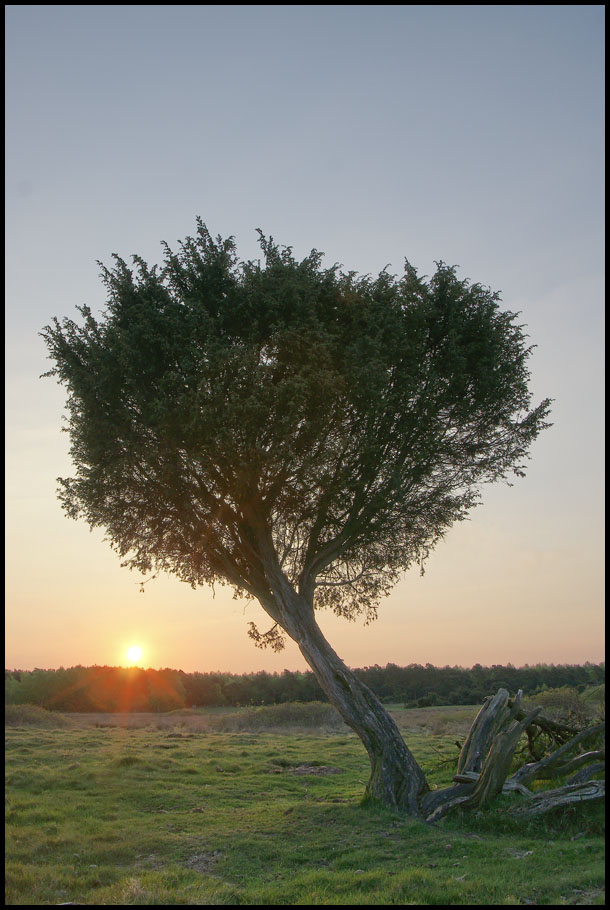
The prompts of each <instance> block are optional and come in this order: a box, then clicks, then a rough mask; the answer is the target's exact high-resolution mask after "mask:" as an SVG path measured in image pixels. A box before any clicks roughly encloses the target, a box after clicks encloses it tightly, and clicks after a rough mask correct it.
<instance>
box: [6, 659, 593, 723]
mask: <svg viewBox="0 0 610 910" xmlns="http://www.w3.org/2000/svg"><path fill="white" fill-rule="evenodd" d="M355 673H356V675H357V676H358V678H359V679H361V680H362V682H364V683H366V685H367V686H369V688H370V689H372V690H373V692H374V693H375V694H376V695H377V696H378V698H380V699H381V700H382V701H383V702H385V703H389V704H401V705H405V706H406V707H426V706H430V705H474V704H479V703H480V702H482V700H483V699H484V698H485V696H487V695H491V694H494V693H495V692H497V690H498V689H499V688H500V687H502V688H504V689H508V691H509V692H510V693H511V694H514V693H516V692H517V690H518V689H523V692H524V693H525V694H526V695H534V694H535V693H536V692H540V691H543V690H545V689H556V688H559V687H561V686H569V687H572V688H574V689H577V690H579V691H582V690H583V689H585V688H586V687H587V686H595V685H599V684H600V683H603V682H604V681H605V664H603V663H602V664H592V663H586V664H584V665H583V666H576V665H555V664H536V665H534V666H529V665H527V664H526V666H524V667H513V666H512V665H511V664H508V666H506V667H503V666H498V665H494V666H492V667H482V666H481V665H480V664H475V666H474V667H472V668H471V669H465V668H463V667H433V666H432V664H426V665H425V666H424V667H422V666H421V665H420V664H409V666H408V667H399V666H397V665H396V664H387V665H386V666H385V667H380V666H378V665H375V666H373V667H364V668H363V669H360V670H355ZM5 685H6V690H5V691H6V703H7V704H13V705H14V704H33V705H39V706H40V707H42V708H48V709H51V710H56V711H103V712H116V711H174V710H176V709H178V708H188V707H202V706H219V707H220V706H226V705H229V706H243V705H273V704H280V703H282V702H288V701H299V702H308V701H326V700H327V699H326V696H325V695H324V693H323V692H322V690H321V689H320V687H319V685H318V683H317V681H316V679H315V677H314V675H313V673H311V672H309V671H308V672H305V673H302V672H293V671H291V670H284V671H283V672H282V673H267V672H265V671H261V672H259V673H246V674H242V675H236V674H234V673H184V672H183V671H182V670H170V669H164V670H152V669H149V670H144V669H139V668H124V667H97V666H96V667H81V666H78V667H70V668H68V669H64V668H63V667H60V668H59V669H58V670H6V671H5Z"/></svg>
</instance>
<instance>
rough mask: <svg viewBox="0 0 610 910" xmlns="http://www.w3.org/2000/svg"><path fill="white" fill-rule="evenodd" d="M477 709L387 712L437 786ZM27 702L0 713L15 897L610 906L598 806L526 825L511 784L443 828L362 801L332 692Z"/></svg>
mask: <svg viewBox="0 0 610 910" xmlns="http://www.w3.org/2000/svg"><path fill="white" fill-rule="evenodd" d="M476 710H477V708H474V707H473V708H426V709H414V710H410V711H406V710H399V709H398V708H396V709H393V710H392V713H393V714H394V716H395V718H396V719H397V721H398V723H399V725H400V727H401V729H402V730H403V731H404V734H405V736H406V738H407V742H408V743H409V746H410V747H411V748H412V750H413V752H414V754H415V756H416V758H417V759H418V761H419V762H420V764H421V765H422V766H423V767H424V769H425V770H426V772H427V773H428V775H429V778H428V779H429V780H430V782H431V783H433V784H436V785H440V786H443V785H446V784H448V783H449V782H450V780H451V776H452V774H453V771H454V767H455V762H454V761H452V760H453V759H456V758H457V753H458V750H457V746H456V745H455V741H456V740H458V739H459V738H460V737H462V736H463V734H464V731H465V730H466V729H467V728H468V727H469V725H470V722H471V720H472V718H473V716H474V714H475V713H476ZM27 714H28V712H27V711H23V709H19V711H18V712H15V713H14V714H13V716H12V720H11V724H12V725H11V726H7V728H6V749H7V762H6V768H7V789H6V793H7V796H6V803H7V805H6V808H7V828H6V881H7V892H6V902H7V904H9V905H21V904H30V905H46V904H66V903H81V904H97V905H104V904H123V905H127V904H145V905H155V904H259V905H264V904H296V905H299V904H314V905H315V904H336V905H339V904H377V905H380V904H408V905H427V904H430V905H434V904H438V905H445V904H458V905H460V904H461V905H468V904H494V905H518V904H551V905H553V904H554V905H562V904H584V905H596V904H603V903H604V892H603V882H604V877H603V856H604V850H603V809H602V808H601V807H600V806H597V805H585V806H583V807H579V808H575V809H573V810H571V811H570V812H569V813H568V814H563V815H561V816H559V817H557V818H554V817H553V816H552V815H550V816H548V817H546V819H545V820H544V821H541V820H537V821H530V822H529V823H527V825H526V826H523V823H519V824H517V822H515V821H514V820H509V819H508V818H507V817H506V816H505V815H504V814H503V807H505V805H506V800H507V797H500V798H499V800H498V803H497V805H496V806H495V807H494V808H491V809H489V810H487V811H486V812H483V813H478V814H474V815H470V816H464V817H462V818H460V817H458V816H456V817H451V818H449V819H446V820H445V821H443V822H442V823H440V824H438V825H425V824H421V823H417V822H414V821H412V820H409V819H405V818H404V817H402V816H401V815H399V814H398V813H395V812H391V811H387V810H380V809H377V808H372V807H370V806H369V807H367V806H363V805H362V804H361V798H362V794H363V790H364V785H365V783H366V780H367V777H368V759H367V756H366V753H365V752H364V749H363V747H362V745H361V743H360V740H359V739H358V738H357V737H356V736H355V735H354V734H352V733H351V732H350V731H349V730H348V729H347V728H346V727H344V726H343V725H342V723H341V722H340V719H339V718H338V715H335V713H334V712H333V710H332V709H329V708H328V706H322V705H320V706H317V707H311V706H308V705H296V706H295V705H292V706H282V705H280V706H275V707H272V708H263V709H250V710H241V711H240V710H224V711H211V712H200V711H198V712H188V711H186V712H175V713H173V714H169V715H127V716H125V715H122V716H120V715H80V716H77V717H76V718H75V717H74V716H66V719H65V720H64V719H63V717H62V716H51V717H49V716H48V714H46V713H45V712H41V711H39V712H38V713H37V712H35V711H34V712H31V714H30V715H29V716H27ZM518 798H519V797H518V796H515V797H511V799H518Z"/></svg>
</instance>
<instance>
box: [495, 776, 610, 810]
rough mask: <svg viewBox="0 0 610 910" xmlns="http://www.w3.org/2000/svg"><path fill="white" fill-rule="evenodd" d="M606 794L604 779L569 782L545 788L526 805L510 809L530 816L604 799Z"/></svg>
mask: <svg viewBox="0 0 610 910" xmlns="http://www.w3.org/2000/svg"><path fill="white" fill-rule="evenodd" d="M605 795H606V782H605V781H603V780H595V781H589V782H587V783H580V784H568V785H566V786H565V787H558V788H557V789H556V790H545V791H544V792H543V793H537V794H536V795H535V796H532V797H531V798H530V799H529V800H528V801H527V803H526V804H525V805H521V806H517V807H515V808H514V809H510V810H509V812H510V814H511V815H516V816H519V818H530V817H531V816H534V815H542V814H543V813H545V812H550V811H551V810H553V809H562V808H565V807H566V806H572V805H575V804H580V803H583V802H588V801H589V800H599V799H604V797H605Z"/></svg>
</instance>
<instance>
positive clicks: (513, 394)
mask: <svg viewBox="0 0 610 910" xmlns="http://www.w3.org/2000/svg"><path fill="white" fill-rule="evenodd" d="M259 235H260V245H261V248H262V252H263V255H264V264H263V265H261V264H260V262H245V263H239V262H238V260H237V258H236V253H235V243H234V240H233V238H228V239H226V240H223V239H222V238H221V237H218V238H216V240H214V239H213V238H212V237H211V235H210V234H209V232H208V230H207V228H206V226H205V225H204V224H203V223H202V221H201V220H200V219H198V227H197V235H196V237H195V238H187V239H186V241H185V242H184V243H182V244H181V245H180V247H181V248H180V251H179V253H174V252H172V251H171V250H170V248H169V247H168V246H167V245H166V244H164V248H165V259H164V264H163V266H162V268H161V270H160V271H158V270H157V267H156V266H155V267H153V268H152V269H151V268H149V267H148V265H147V264H146V263H145V262H144V261H143V260H142V259H141V258H140V257H138V256H134V257H133V259H134V269H130V268H128V266H127V265H126V263H125V262H124V261H123V260H122V259H121V258H120V257H118V256H115V262H116V265H115V267H114V269H112V270H110V269H108V268H106V267H104V266H102V277H103V280H104V283H105V285H106V288H107V291H108V303H107V309H106V311H105V313H104V314H103V316H102V317H101V318H100V319H99V320H98V319H96V318H95V317H94V316H93V314H92V312H91V310H90V309H89V308H88V307H82V308H80V314H81V316H82V320H83V321H82V323H81V324H80V325H78V324H77V323H76V322H74V321H73V320H70V319H65V320H64V321H63V323H62V324H60V323H59V322H58V320H57V319H55V320H54V322H53V325H51V326H47V327H46V328H45V329H44V331H43V333H42V334H43V337H44V339H45V341H46V343H47V346H48V350H49V354H50V358H51V359H52V360H53V361H54V363H55V366H54V367H53V368H52V369H51V371H50V373H49V374H47V375H53V376H56V377H57V379H58V380H59V381H60V382H62V383H63V384H64V385H65V386H66V388H67V390H68V410H69V420H68V426H67V430H68V432H69V434H70V438H71V455H72V459H73V462H74V465H75V468H76V473H75V476H74V477H71V478H66V479H60V485H61V487H60V490H61V492H60V499H61V501H62V504H63V507H64V509H65V510H66V512H67V514H68V515H69V516H71V517H73V518H78V517H82V518H84V519H85V520H86V521H87V522H88V523H89V524H90V526H91V527H97V526H101V527H103V528H105V529H106V532H107V537H108V539H109V541H110V542H111V545H112V546H113V547H114V549H115V550H116V551H117V552H118V553H119V555H120V556H121V557H122V558H123V560H124V562H123V564H124V565H128V566H130V567H131V568H135V569H138V570H140V571H141V572H144V573H146V572H149V571H151V570H153V569H154V570H155V571H159V570H164V571H167V572H171V573H174V574H176V575H177V576H178V577H179V578H180V579H182V580H184V581H186V582H188V583H189V584H191V585H192V586H193V587H195V586H196V585H200V584H204V583H213V582H215V581H219V582H221V583H225V582H228V583H230V584H231V585H233V586H234V588H235V589H236V590H237V591H238V592H242V593H244V592H245V593H247V594H250V595H253V596H256V597H258V598H259V600H260V601H261V603H263V605H264V606H266V607H269V605H270V604H271V603H272V601H273V594H272V592H271V590H270V588H269V582H268V576H267V573H266V571H265V566H266V565H267V564H268V559H269V548H271V549H272V550H273V551H274V553H275V555H276V557H277V559H278V561H279V564H280V566H281V568H282V570H283V572H284V573H285V575H286V577H287V578H288V580H289V582H290V583H291V585H292V586H293V587H294V588H298V590H299V593H300V594H301V596H302V597H303V598H304V599H305V600H306V601H307V602H309V603H310V602H312V601H313V599H314V597H315V604H316V606H318V607H321V606H324V607H329V608H331V609H333V610H334V611H335V612H336V613H338V614H341V615H345V616H347V617H349V618H352V617H353V616H354V615H356V614H357V613H358V612H362V613H364V615H365V617H366V618H367V619H372V618H374V616H375V610H376V605H377V603H378V600H379V598H380V597H381V596H382V595H383V594H386V593H387V592H388V591H389V589H390V588H391V586H392V585H393V584H394V582H395V581H396V579H397V577H398V574H399V573H400V572H402V571H403V570H405V569H407V568H408V567H409V566H410V565H412V564H413V563H420V564H423V560H424V559H425V558H426V556H427V554H428V553H429V551H430V549H431V548H432V547H433V546H434V545H435V543H436V542H437V541H438V540H439V539H440V538H442V536H443V535H444V534H445V532H446V530H447V529H448V528H449V527H450V526H451V525H452V523H453V522H454V521H456V520H462V519H463V518H464V517H465V516H466V515H467V513H468V511H469V510H470V509H471V508H472V507H473V506H474V505H475V504H476V502H477V501H478V498H479V487H480V486H481V484H483V483H486V482H490V481H495V480H497V479H506V478H508V476H510V475H511V474H512V473H514V474H517V475H520V474H522V473H523V467H524V462H525V460H526V458H527V457H528V456H527V453H528V449H529V446H530V443H531V442H532V440H533V439H534V438H535V437H536V436H537V435H538V433H539V432H540V431H541V430H542V429H543V428H544V427H545V426H547V425H548V424H547V423H546V422H545V419H546V417H547V415H548V412H549V400H548V399H547V400H544V401H543V402H542V403H541V404H539V405H538V406H537V407H535V408H533V409H530V394H529V391H528V385H527V383H528V379H529V373H528V370H527V366H526V364H527V360H528V357H529V355H530V352H531V347H528V346H527V344H526V337H527V336H526V335H525V333H524V331H523V328H522V327H521V326H520V325H518V324H517V323H516V321H515V320H516V316H515V314H513V313H510V312H504V311H501V310H500V308H499V304H498V300H499V298H498V295H497V294H495V293H493V292H492V291H491V290H489V289H485V288H483V287H482V286H480V285H478V284H472V285H471V284H469V283H468V282H467V281H461V280H459V279H458V278H457V276H456V271H455V269H454V268H452V267H449V266H447V265H445V264H444V263H442V262H440V263H438V264H437V270H436V272H435V274H434V276H433V277H432V278H431V279H430V280H429V281H428V282H426V281H424V280H423V279H420V278H419V277H418V276H417V272H416V270H415V269H414V268H413V266H411V265H410V264H409V263H408V262H406V264H405V270H404V274H403V276H402V277H400V278H397V277H396V276H393V275H390V274H388V273H387V272H386V271H385V270H384V271H382V272H381V273H380V274H379V275H378V276H377V278H374V279H373V278H371V277H370V276H364V277H358V276H357V275H356V273H355V272H348V273H343V272H341V271H340V270H339V267H338V266H336V265H335V266H333V267H331V268H329V269H323V268H322V267H321V259H322V254H320V253H319V252H317V251H316V250H312V252H311V253H310V255H309V256H307V257H305V258H304V259H303V260H302V261H301V262H298V261H297V260H295V259H294V258H293V256H292V252H291V249H290V248H281V249H280V247H278V246H277V245H276V244H275V243H274V242H273V240H272V239H271V238H265V236H264V235H263V234H262V232H260V231H259ZM270 612H271V615H273V609H272V608H270ZM251 631H252V636H253V638H254V639H255V641H258V643H259V644H265V643H267V642H270V643H272V644H273V646H276V647H277V646H280V645H281V641H280V639H278V635H277V634H276V630H275V629H272V630H271V631H270V632H269V633H264V634H262V635H261V634H260V633H258V631H257V630H255V629H253V630H251ZM270 636H271V637H270ZM280 638H281V636H280Z"/></svg>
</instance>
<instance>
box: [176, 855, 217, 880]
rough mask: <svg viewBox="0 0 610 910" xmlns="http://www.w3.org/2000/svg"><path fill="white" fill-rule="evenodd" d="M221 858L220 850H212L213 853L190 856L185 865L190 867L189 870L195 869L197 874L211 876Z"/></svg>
mask: <svg viewBox="0 0 610 910" xmlns="http://www.w3.org/2000/svg"><path fill="white" fill-rule="evenodd" d="M221 856H222V853H221V852H220V850H212V852H211V853H194V854H193V856H189V858H188V859H187V861H186V862H185V864H184V865H185V866H188V868H189V869H194V870H195V872H203V873H205V874H206V875H209V874H210V873H211V872H213V871H214V867H215V866H216V863H217V862H218V860H219V859H220V858H221Z"/></svg>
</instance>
